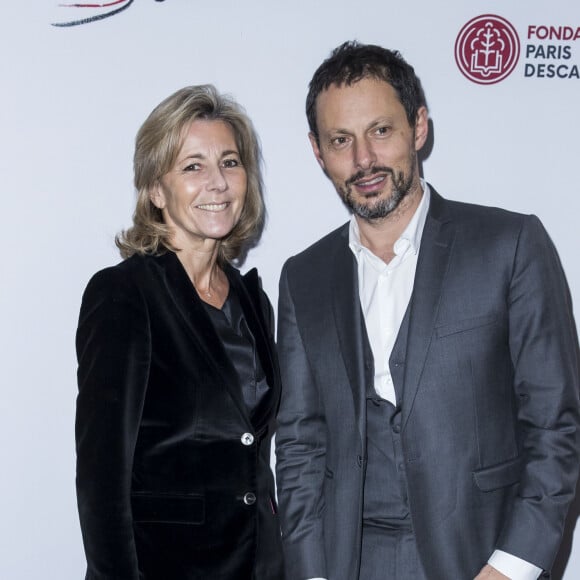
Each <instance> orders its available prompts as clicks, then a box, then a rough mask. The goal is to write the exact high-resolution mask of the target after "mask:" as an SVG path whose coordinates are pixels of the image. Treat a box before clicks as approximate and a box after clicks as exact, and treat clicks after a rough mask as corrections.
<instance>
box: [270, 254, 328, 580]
mask: <svg viewBox="0 0 580 580" xmlns="http://www.w3.org/2000/svg"><path fill="white" fill-rule="evenodd" d="M278 347H279V356H280V368H281V374H282V398H281V403H280V411H279V415H278V429H277V432H276V475H277V487H278V498H279V503H280V515H281V521H282V537H283V544H284V553H285V561H286V566H287V576H288V578H295V579H306V578H314V577H325V576H326V563H325V557H324V552H325V550H324V531H323V523H322V515H323V512H324V507H325V506H324V500H323V494H322V486H323V480H324V469H325V451H326V427H325V423H324V418H323V413H322V408H321V401H320V397H319V393H318V390H317V387H316V384H315V381H314V378H313V373H312V371H311V368H310V365H309V362H308V358H307V355H306V351H305V346H304V344H303V342H302V337H301V333H300V328H299V326H298V323H297V320H296V313H295V307H294V303H293V299H292V296H291V293H290V289H289V284H288V278H287V265H286V266H285V267H284V269H283V271H282V276H281V280H280V296H279V310H278Z"/></svg>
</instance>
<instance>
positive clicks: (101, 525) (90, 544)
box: [76, 268, 150, 580]
mask: <svg viewBox="0 0 580 580" xmlns="http://www.w3.org/2000/svg"><path fill="white" fill-rule="evenodd" d="M76 346H77V357H78V387H79V393H78V398H77V415H76V449H77V480H76V484H77V501H78V509H79V515H80V523H81V529H82V534H83V541H84V545H85V553H86V557H87V580H113V579H118V578H123V580H137V579H138V578H139V571H138V564H137V554H136V550H135V540H134V536H133V526H132V516H131V501H130V499H131V496H130V492H131V473H132V464H133V454H134V448H135V442H136V439H137V432H138V429H139V423H140V419H141V413H142V408H143V401H144V397H145V390H146V385H147V378H148V370H149V361H150V332H149V324H148V318H147V310H146V308H145V305H144V303H143V300H142V298H141V296H140V294H139V292H138V291H137V289H136V287H135V286H133V285H132V284H131V283H130V282H129V281H128V280H127V279H126V278H125V277H124V276H122V272H120V271H119V270H117V269H115V268H112V269H109V270H104V271H103V272H100V273H99V274H97V275H96V276H95V277H94V278H93V279H92V280H91V281H90V283H89V285H88V287H87V289H86V291H85V294H84V296H83V301H82V305H81V312H80V318H79V326H78V330H77V339H76Z"/></svg>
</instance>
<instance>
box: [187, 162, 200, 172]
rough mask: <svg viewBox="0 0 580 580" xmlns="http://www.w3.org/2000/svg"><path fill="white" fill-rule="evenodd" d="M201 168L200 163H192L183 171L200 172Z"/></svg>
mask: <svg viewBox="0 0 580 580" xmlns="http://www.w3.org/2000/svg"><path fill="white" fill-rule="evenodd" d="M200 168H201V166H200V165H199V163H190V164H189V165H187V166H186V167H184V168H183V171H199V170H200Z"/></svg>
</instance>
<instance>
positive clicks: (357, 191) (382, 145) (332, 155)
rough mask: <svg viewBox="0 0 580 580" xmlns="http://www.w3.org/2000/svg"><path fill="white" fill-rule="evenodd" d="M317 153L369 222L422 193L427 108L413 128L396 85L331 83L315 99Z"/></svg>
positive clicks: (345, 198) (368, 81)
mask: <svg viewBox="0 0 580 580" xmlns="http://www.w3.org/2000/svg"><path fill="white" fill-rule="evenodd" d="M316 113H317V126H318V135H319V142H318V143H317V142H316V139H315V137H314V135H312V134H311V135H310V141H311V143H312V148H313V150H314V155H315V156H316V159H317V160H318V162H319V163H320V166H321V167H322V169H323V171H324V172H325V174H326V175H327V176H328V177H329V179H330V180H331V181H332V183H333V184H334V187H335V188H336V190H337V192H338V194H339V195H340V196H341V198H342V200H343V201H344V203H345V204H346V205H347V206H348V207H349V208H350V209H351V211H353V212H354V213H355V215H357V216H359V217H360V218H362V219H365V220H377V219H381V218H384V217H386V216H388V215H389V214H390V213H391V212H393V210H395V209H396V208H397V207H398V206H399V204H400V203H401V200H402V199H403V198H404V197H405V196H406V195H408V194H409V193H410V192H413V191H416V190H417V191H420V188H421V185H420V181H419V168H418V164H417V151H418V150H419V149H420V148H421V147H422V146H423V144H424V143H425V139H426V138H427V126H428V125H427V123H428V119H427V111H426V109H425V108H424V107H422V108H421V109H419V111H418V113H417V120H416V123H415V127H411V126H410V125H409V122H408V120H407V115H406V114H405V109H404V107H403V105H402V104H401V102H400V101H399V98H398V96H397V94H396V92H395V90H394V89H393V87H392V86H391V85H389V84H388V83H386V82H384V81H381V80H376V79H372V78H365V79H362V80H360V81H358V82H357V83H355V84H353V85H350V86H341V87H338V86H336V85H332V86H331V87H329V88H328V89H327V90H326V91H324V92H322V93H321V94H320V95H319V96H318V99H317V101H316Z"/></svg>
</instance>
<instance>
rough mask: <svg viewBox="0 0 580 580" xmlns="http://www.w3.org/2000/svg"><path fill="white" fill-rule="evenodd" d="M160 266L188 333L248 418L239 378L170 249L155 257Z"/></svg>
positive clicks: (199, 300) (179, 263)
mask: <svg viewBox="0 0 580 580" xmlns="http://www.w3.org/2000/svg"><path fill="white" fill-rule="evenodd" d="M157 263H158V264H159V265H160V266H161V270H162V273H163V278H164V283H165V285H166V290H167V293H168V294H169V295H170V296H171V297H172V298H173V301H174V304H175V306H176V307H177V309H178V311H179V312H180V314H181V316H182V317H183V319H184V320H185V322H186V323H187V328H188V330H189V334H190V337H191V338H192V340H193V341H194V343H195V344H196V346H197V348H198V349H199V350H200V351H201V352H202V353H203V354H204V358H205V360H206V361H207V362H208V364H210V366H211V367H212V368H213V371H214V373H215V376H216V377H219V379H221V380H219V382H221V383H222V384H223V385H224V387H225V389H226V390H227V392H228V393H229V395H230V396H231V398H232V399H233V401H234V403H235V405H236V406H237V407H238V409H239V411H240V413H241V414H242V416H243V417H245V418H246V420H249V417H248V410H247V407H246V404H245V403H244V400H243V396H242V390H241V387H240V384H239V378H238V375H237V373H236V370H235V368H234V367H233V365H232V363H231V361H230V358H229V357H228V355H227V353H226V350H225V348H224V346H223V344H222V341H221V340H220V338H219V336H218V334H217V332H216V331H215V328H214V326H213V324H212V321H211V319H210V317H209V314H208V313H207V312H206V309H205V306H204V304H203V302H202V300H201V298H200V297H199V296H198V294H197V292H196V291H195V288H194V287H193V285H192V283H191V280H190V279H189V276H188V275H187V273H186V272H185V269H184V268H183V266H182V265H181V262H180V261H179V258H178V257H177V256H176V255H175V253H174V252H167V253H165V254H163V255H162V256H161V257H159V258H158V259H157Z"/></svg>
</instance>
